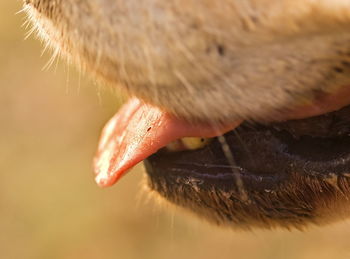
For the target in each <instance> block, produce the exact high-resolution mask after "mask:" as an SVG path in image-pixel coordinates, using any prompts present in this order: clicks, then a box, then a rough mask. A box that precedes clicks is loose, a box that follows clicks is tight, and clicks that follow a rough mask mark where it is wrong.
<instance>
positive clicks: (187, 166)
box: [145, 107, 350, 229]
mask: <svg viewBox="0 0 350 259" xmlns="http://www.w3.org/2000/svg"><path fill="white" fill-rule="evenodd" d="M224 137H225V140H226V143H227V144H228V145H229V146H230V147H231V152H232V156H233V157H234V159H235V161H234V163H235V164H230V163H229V162H228V159H227V157H226V154H224V151H223V149H222V143H221V142H220V141H219V140H218V139H216V140H214V141H213V142H211V143H210V144H209V145H208V146H206V147H205V148H203V149H200V150H196V151H182V152H175V153H169V152H167V151H166V150H162V151H160V152H158V153H156V154H154V155H153V156H151V157H149V158H148V159H147V160H146V161H145V166H146V171H147V175H148V184H149V187H150V189H151V190H155V191H156V192H158V193H159V194H160V195H161V196H162V197H164V198H166V199H167V200H169V201H170V202H172V203H175V204H177V205H180V206H181V207H184V208H186V209H189V210H191V211H193V212H195V213H196V214H197V215H199V216H200V217H203V218H206V219H209V220H210V221H212V222H214V223H216V224H218V225H229V226H232V227H234V228H243V229H250V228H252V227H262V228H274V227H284V228H298V229H303V228H304V227H305V226H306V225H310V224H315V225H320V224H325V223H329V222H333V221H335V220H340V219H342V218H346V217H347V216H349V213H350V207H349V205H350V203H349V200H348V199H349V195H350V185H349V184H350V107H347V108H344V109H342V110H340V111H337V112H333V113H330V114H326V115H322V116H319V117H315V118H310V119H304V120H298V121H289V122H286V123H278V124H270V125H256V124H255V125H249V124H246V125H242V126H240V127H239V128H237V129H236V130H235V131H231V132H229V133H227V134H225V135H224Z"/></svg>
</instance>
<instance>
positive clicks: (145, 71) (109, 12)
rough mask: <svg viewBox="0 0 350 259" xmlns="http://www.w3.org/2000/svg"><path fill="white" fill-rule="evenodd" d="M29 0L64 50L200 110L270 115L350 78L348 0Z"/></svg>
mask: <svg viewBox="0 0 350 259" xmlns="http://www.w3.org/2000/svg"><path fill="white" fill-rule="evenodd" d="M25 2H26V9H27V11H28V13H29V16H30V17H31V19H32V20H33V21H34V24H35V26H36V27H37V28H38V31H39V34H40V35H41V37H42V38H44V40H45V41H47V42H49V44H50V45H51V46H52V47H53V48H54V49H55V50H56V52H58V51H59V52H61V53H62V54H63V55H65V56H68V57H69V58H70V59H71V60H74V61H75V62H77V63H78V64H79V65H80V66H82V67H86V68H88V69H90V70H91V71H93V72H94V73H95V74H97V75H98V76H100V77H102V78H104V79H105V80H107V81H109V82H110V83H112V84H114V85H119V86H121V87H122V88H123V89H126V90H127V91H128V92H129V93H130V94H132V95H136V96H139V97H141V98H143V99H144V100H146V101H148V102H150V103H153V104H155V105H158V106H161V107H163V108H164V109H167V110H169V111H171V112H173V113H175V114H177V115H179V116H183V117H185V118H188V119H191V120H193V119H200V120H215V121H227V120H234V119H237V118H243V119H270V118H274V116H275V115H276V114H278V112H279V111H280V110H281V109H282V108H291V107H293V106H295V105H296V104H300V103H303V102H305V100H309V99H311V98H313V93H314V92H315V91H317V92H319V91H326V92H327V91H332V90H333V88H334V87H338V86H339V85H344V84H349V83H350V76H349V73H339V72H337V71H336V70H337V69H336V68H339V67H340V68H342V67H344V63H346V62H347V61H348V60H349V53H350V45H349V42H350V32H349V29H348V28H349V26H350V3H349V2H348V1H346V0H320V1H315V0H273V1H271V0H247V1H240V0H234V1H231V0H230V1H228V0H225V1H219V2H218V1H213V0H203V1H197V0H171V1H162V0H153V1H150V0H143V1H139V0H128V1H124V0H89V1H73V0H50V1H48V0H26V1H25ZM338 71H339V70H338ZM257 93H259V94H257ZM222 104H225V108H224V109H223V107H222Z"/></svg>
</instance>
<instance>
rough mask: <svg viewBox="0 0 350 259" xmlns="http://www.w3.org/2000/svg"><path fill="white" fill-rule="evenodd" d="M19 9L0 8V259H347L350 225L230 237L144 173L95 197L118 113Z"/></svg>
mask: <svg viewBox="0 0 350 259" xmlns="http://www.w3.org/2000/svg"><path fill="white" fill-rule="evenodd" d="M20 9H21V1H19V0H1V1H0V123H1V127H0V144H1V149H0V172H1V179H0V258H1V259H5V258H6V259H7V258H35V259H37V258H67V259H68V258H86V259H89V258H103V259H104V258H122V259H124V258H125V259H129V258H142V259H143V258H145V259H147V258H150V259H151V258H152V259H157V258H166V259H172V258H181V259H186V258H201V259H206V258H215V259H219V258H248V259H253V258H254V259H264V258H267V259H273V258H282V259H288V258H293V259H294V258H298V259H299V258H305V259H312V258H317V259H323V258H337V259H341V258H350V224H349V223H348V222H343V223H340V224H334V225H332V226H327V227H324V228H313V229H310V230H309V231H308V232H306V233H300V232H292V233H290V232H286V231H273V232H269V231H254V232H252V233H246V232H234V231H232V230H227V229H221V228H217V227H213V226H210V225H208V224H207V223H205V222H202V221H200V220H198V219H196V218H194V217H192V216H190V215H187V214H183V213H182V212H181V211H178V210H176V209H169V208H159V207H158V206H155V204H154V202H152V201H149V202H147V197H148V195H147V194H146V193H144V192H142V187H141V184H140V182H141V179H142V166H138V167H137V168H136V169H135V170H133V172H131V173H129V175H128V176H127V177H125V178H123V179H122V180H121V181H120V182H119V183H118V184H117V185H116V186H114V187H112V188H109V189H100V188H98V187H97V186H96V185H95V183H94V181H93V175H92V170H91V161H92V157H93V154H94V152H95V148H96V145H97V140H98V137H99V132H100V130H101V128H102V126H103V125H104V123H105V122H106V121H107V120H108V118H109V117H111V115H112V114H113V113H114V112H115V111H116V109H117V107H118V105H120V97H118V96H116V95H113V94H111V93H110V91H108V90H103V89H102V88H101V87H99V86H97V85H96V84H94V83H91V82H89V81H87V79H86V78H83V79H80V76H79V74H78V73H76V72H74V69H72V68H71V69H69V68H68V67H67V66H66V65H65V64H62V62H59V63H58V64H54V65H53V66H52V67H51V68H50V69H48V70H46V71H45V70H44V71H42V68H43V67H44V66H45V63H46V62H47V61H48V60H49V55H43V56H41V55H40V53H41V49H42V47H41V46H40V43H39V42H38V41H36V40H34V39H33V37H30V38H29V39H28V40H26V41H25V40H24V35H25V32H26V30H25V29H24V28H22V27H21V24H22V23H23V22H24V15H23V14H17V15H16V14H15V13H16V12H18V11H19V10H20Z"/></svg>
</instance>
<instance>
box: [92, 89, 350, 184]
mask: <svg viewBox="0 0 350 259" xmlns="http://www.w3.org/2000/svg"><path fill="white" fill-rule="evenodd" d="M349 99H350V87H343V88H341V89H340V90H339V91H336V92H335V93H331V94H325V93H322V94H319V95H318V97H317V98H315V100H314V101H313V102H312V104H309V105H305V106H301V107H298V108H295V109H290V110H289V111H286V112H285V113H284V114H285V115H284V116H283V117H282V118H276V120H286V119H299V118H304V117H311V116H315V115H320V114H323V113H327V112H331V111H334V110H337V109H339V108H341V107H343V106H346V105H347V104H348V103H349ZM240 123H241V121H234V122H230V123H227V124H220V125H218V124H205V123H196V124H194V123H189V122H188V121H186V120H183V119H180V118H177V117H175V116H173V115H171V114H169V113H168V112H166V111H163V110H161V109H159V108H158V107H155V106H152V105H150V104H146V103H144V102H142V101H141V100H140V99H138V98H132V99H131V100H130V101H129V102H128V103H127V104H125V105H124V106H123V107H122V108H121V109H120V110H119V112H117V113H116V115H115V116H114V117H113V118H112V119H111V120H110V121H109V122H108V123H107V125H106V126H105V128H104V130H103V132H102V136H101V139H100V143H99V147H98V151H97V154H96V156H95V159H94V170H95V174H96V177H95V180H96V182H97V184H98V185H100V186H102V187H104V186H110V185H113V184H114V183H115V182H116V181H117V180H118V179H119V178H121V177H122V176H123V175H124V174H125V173H126V172H127V171H128V170H129V169H130V168H132V167H133V166H135V165H136V164H137V163H139V162H141V161H142V160H144V159H146V158H147V157H149V156H150V155H152V154H154V153H155V152H157V151H158V150H159V149H161V148H162V147H164V146H165V145H167V144H168V143H169V142H171V141H174V140H176V139H179V138H182V137H215V136H219V135H222V134H224V133H226V132H228V131H231V130H233V129H234V128H235V127H237V126H238V125H239V124H240Z"/></svg>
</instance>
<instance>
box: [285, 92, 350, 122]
mask: <svg viewBox="0 0 350 259" xmlns="http://www.w3.org/2000/svg"><path fill="white" fill-rule="evenodd" d="M349 104H350V86H343V87H341V88H339V90H337V91H335V92H333V93H326V92H321V91H320V92H314V100H313V101H312V103H310V104H307V105H302V106H298V107H297V108H294V109H292V110H289V111H288V112H286V113H285V115H284V116H283V117H282V118H279V119H278V120H279V121H286V120H297V119H304V118H309V117H313V116H318V115H322V114H325V113H329V112H333V111H336V110H339V109H341V108H343V107H345V106H347V105H349Z"/></svg>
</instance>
